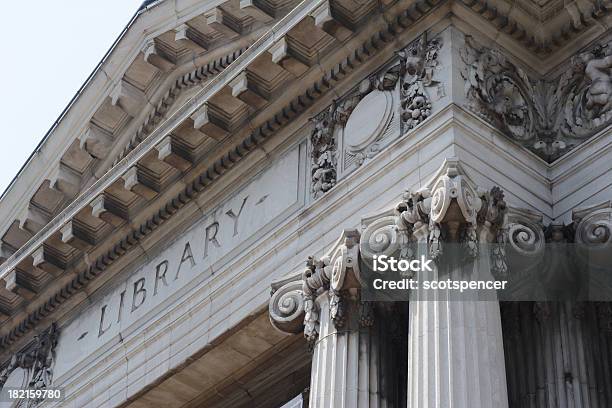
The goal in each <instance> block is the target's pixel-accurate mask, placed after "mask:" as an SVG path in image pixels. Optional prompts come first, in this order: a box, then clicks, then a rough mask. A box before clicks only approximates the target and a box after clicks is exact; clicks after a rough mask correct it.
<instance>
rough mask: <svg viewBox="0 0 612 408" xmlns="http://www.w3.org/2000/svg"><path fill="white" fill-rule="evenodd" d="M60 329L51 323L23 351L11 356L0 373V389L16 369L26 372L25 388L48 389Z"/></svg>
mask: <svg viewBox="0 0 612 408" xmlns="http://www.w3.org/2000/svg"><path fill="white" fill-rule="evenodd" d="M59 335H60V329H59V327H58V326H57V324H56V323H53V324H52V325H51V326H50V327H49V328H47V329H46V330H45V331H43V332H42V333H40V334H38V335H37V336H35V337H34V341H33V342H32V343H30V344H29V345H27V346H26V347H25V348H24V349H23V350H21V351H20V352H18V353H16V354H15V355H13V358H12V359H11V361H10V362H9V364H8V365H6V366H5V367H4V369H3V370H2V372H1V373H0V389H1V388H2V387H4V384H5V383H6V381H7V380H8V378H9V377H10V375H11V373H12V372H13V371H15V370H16V369H18V368H21V369H23V370H26V372H27V376H28V377H27V379H28V381H27V387H29V388H35V389H44V388H47V387H50V386H51V384H52V381H53V363H54V360H55V347H56V346H57V341H58V339H59Z"/></svg>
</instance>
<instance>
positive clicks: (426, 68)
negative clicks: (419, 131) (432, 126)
mask: <svg viewBox="0 0 612 408" xmlns="http://www.w3.org/2000/svg"><path fill="white" fill-rule="evenodd" d="M441 47H442V43H441V41H440V40H438V39H434V40H431V41H429V42H428V41H427V36H426V34H423V35H422V36H421V37H420V38H419V39H418V40H416V41H414V42H412V43H411V44H410V45H408V47H406V48H404V49H403V50H402V51H400V52H399V53H398V55H399V57H400V78H401V81H400V99H401V117H402V134H404V133H405V132H407V131H408V130H411V129H413V128H414V127H416V126H417V125H418V124H419V123H421V122H423V121H424V120H425V119H427V118H428V117H429V115H430V114H431V101H430V98H429V96H428V93H427V91H426V90H425V88H426V87H432V86H435V85H437V84H438V82H437V81H436V80H435V79H434V73H435V69H436V67H437V66H438V53H439V52H440V48H441Z"/></svg>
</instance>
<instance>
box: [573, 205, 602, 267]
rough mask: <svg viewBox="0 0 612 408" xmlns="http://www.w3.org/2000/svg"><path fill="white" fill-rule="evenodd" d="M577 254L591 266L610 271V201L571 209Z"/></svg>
mask: <svg viewBox="0 0 612 408" xmlns="http://www.w3.org/2000/svg"><path fill="white" fill-rule="evenodd" d="M572 215H573V221H574V223H573V228H574V231H575V232H574V242H575V243H576V251H577V252H578V254H577V255H578V256H579V257H580V258H581V259H582V260H583V261H584V262H587V263H588V265H589V266H590V267H591V268H598V269H602V270H608V272H609V271H610V270H609V269H610V267H611V265H612V201H606V202H604V203H601V204H598V205H594V206H591V207H587V208H582V209H577V210H574V211H573V214H572Z"/></svg>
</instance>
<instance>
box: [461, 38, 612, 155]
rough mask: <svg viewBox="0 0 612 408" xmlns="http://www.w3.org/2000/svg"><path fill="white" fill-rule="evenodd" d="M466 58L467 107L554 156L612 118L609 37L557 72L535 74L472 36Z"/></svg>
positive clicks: (463, 52)
mask: <svg viewBox="0 0 612 408" xmlns="http://www.w3.org/2000/svg"><path fill="white" fill-rule="evenodd" d="M461 58H462V60H463V63H464V67H463V68H462V70H461V75H462V77H463V79H464V80H465V93H466V97H467V99H468V108H469V109H471V110H472V111H474V112H475V113H476V114H478V115H479V116H481V117H482V118H484V119H485V120H487V121H488V122H489V123H491V124H493V125H494V126H496V127H497V128H498V129H499V130H500V131H501V132H502V133H504V134H505V135H506V136H508V137H509V138H511V139H512V140H514V141H516V142H518V143H520V144H521V145H523V146H524V147H526V148H528V149H530V150H532V151H533V152H535V153H536V154H538V155H539V156H540V157H542V158H543V159H545V160H547V161H549V162H550V161H553V160H555V159H557V158H558V157H560V156H561V155H563V154H564V153H565V152H567V151H569V150H570V149H572V148H573V147H575V146H577V145H578V144H580V143H582V142H583V141H584V140H586V139H587V138H589V137H591V136H593V135H595V134H596V133H598V132H599V131H601V130H603V129H604V128H605V127H607V126H609V125H610V124H612V47H611V46H610V44H609V43H606V44H603V45H596V46H595V47H593V48H591V49H590V50H588V51H586V52H583V53H581V54H580V55H578V56H576V57H574V58H572V59H571V60H570V62H569V67H568V69H565V70H563V74H561V76H559V77H558V78H535V79H532V78H530V77H529V76H528V75H527V73H526V72H524V71H523V70H522V69H521V68H520V67H518V66H517V65H516V64H514V63H512V62H511V61H510V60H509V59H508V58H506V57H505V56H504V55H503V54H502V53H501V52H500V51H498V50H493V49H489V48H485V47H481V46H478V45H477V44H475V42H474V40H473V39H472V38H471V37H470V36H466V46H465V47H464V48H463V49H462V50H461Z"/></svg>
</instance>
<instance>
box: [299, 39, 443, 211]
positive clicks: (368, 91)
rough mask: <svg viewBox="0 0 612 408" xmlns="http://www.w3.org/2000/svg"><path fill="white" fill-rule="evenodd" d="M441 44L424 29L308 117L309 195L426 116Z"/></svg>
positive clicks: (320, 191)
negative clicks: (430, 38) (330, 103)
mask: <svg viewBox="0 0 612 408" xmlns="http://www.w3.org/2000/svg"><path fill="white" fill-rule="evenodd" d="M441 45H442V44H441V41H440V40H438V39H435V40H432V41H429V42H428V41H427V39H426V36H425V34H423V35H422V36H421V37H419V38H418V39H417V40H415V41H414V42H412V43H411V44H410V45H408V46H407V47H406V48H404V49H402V50H401V51H398V52H397V56H396V58H394V59H393V60H392V61H390V62H389V63H388V64H386V65H385V67H383V68H382V69H381V70H380V71H378V72H376V73H374V74H373V75H371V76H369V77H368V78H366V79H364V80H363V81H361V83H360V84H359V85H358V86H356V87H355V88H353V89H352V90H351V91H349V92H348V93H347V94H346V95H344V96H343V97H341V98H339V99H338V100H336V101H334V103H333V104H332V105H331V106H329V107H328V108H327V109H326V110H325V111H323V112H321V113H320V114H319V115H317V116H315V117H314V118H313V119H312V122H313V125H314V127H313V131H312V134H311V136H310V141H311V169H312V182H311V195H312V197H313V198H315V199H316V198H318V197H320V196H321V195H322V194H324V193H325V192H327V191H329V190H330V189H331V188H332V187H333V186H334V185H335V184H336V181H337V179H338V177H339V173H341V172H342V171H346V169H349V168H351V169H352V168H354V167H358V166H361V165H362V164H363V163H364V161H365V160H367V159H369V158H371V157H373V156H374V155H376V153H378V151H380V150H381V149H382V148H383V147H384V145H385V144H387V143H388V142H389V141H390V140H392V139H393V138H394V137H397V136H399V135H400V134H404V133H405V132H408V131H410V130H411V129H413V128H414V127H415V126H417V125H418V124H419V123H421V122H423V121H424V120H425V119H427V117H429V115H430V114H431V108H432V107H431V100H430V97H429V95H428V92H427V90H426V88H428V87H434V86H437V87H439V86H441V85H440V84H439V82H438V81H436V80H435V79H434V73H435V70H436V68H437V65H438V62H437V57H438V52H439V50H440V48H441ZM438 93H439V92H438Z"/></svg>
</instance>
